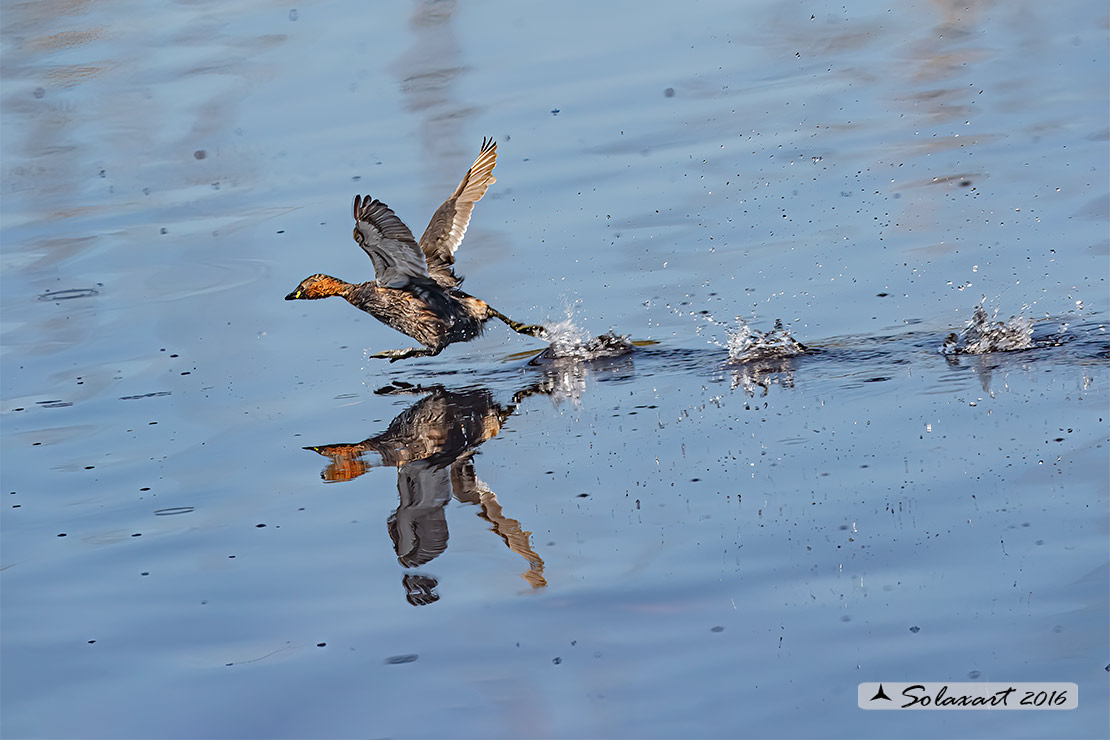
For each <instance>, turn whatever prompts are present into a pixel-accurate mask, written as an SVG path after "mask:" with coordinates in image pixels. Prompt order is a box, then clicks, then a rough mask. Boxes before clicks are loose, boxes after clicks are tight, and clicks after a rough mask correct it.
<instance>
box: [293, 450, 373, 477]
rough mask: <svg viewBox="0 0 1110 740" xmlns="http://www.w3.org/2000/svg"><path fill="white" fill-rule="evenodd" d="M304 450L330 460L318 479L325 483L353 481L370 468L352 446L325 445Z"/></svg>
mask: <svg viewBox="0 0 1110 740" xmlns="http://www.w3.org/2000/svg"><path fill="white" fill-rule="evenodd" d="M304 449H306V450H312V451H313V452H316V453H318V454H320V455H323V456H324V457H330V458H331V465H328V466H327V467H326V468H324V469H323V470H322V471H321V472H320V477H321V478H323V479H324V482H326V483H343V482H345V481H349V480H354V479H355V478H357V477H359V476H360V475H362V474H363V473H365V472H366V471H368V470H370V468H371V467H372V466H371V465H370V463H368V462H366V461H365V460H363V459H362V456H361V452H360V451H359V450H358V449H357V448H356V447H355V446H353V445H325V446H321V447H305V448H304Z"/></svg>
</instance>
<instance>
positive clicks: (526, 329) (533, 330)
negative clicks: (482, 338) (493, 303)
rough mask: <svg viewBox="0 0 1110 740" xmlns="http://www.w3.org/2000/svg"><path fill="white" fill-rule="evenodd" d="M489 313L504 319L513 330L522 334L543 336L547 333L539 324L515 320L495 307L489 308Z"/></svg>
mask: <svg viewBox="0 0 1110 740" xmlns="http://www.w3.org/2000/svg"><path fill="white" fill-rule="evenodd" d="M489 315H490V316H493V317H494V318H498V319H500V320H502V321H504V322H505V323H506V324H508V325H509V328H510V329H512V330H513V331H515V332H518V333H520V334H527V335H528V336H530V337H543V335H544V333H546V331H547V330H546V329H544V328H543V327H542V326H540V325H539V324H522V323H521V322H519V321H513V320H512V319H510V318H509V317H508V316H506V315H505V314H503V313H501V312H500V311H498V310H496V309H494V308H493V307H490V308H489Z"/></svg>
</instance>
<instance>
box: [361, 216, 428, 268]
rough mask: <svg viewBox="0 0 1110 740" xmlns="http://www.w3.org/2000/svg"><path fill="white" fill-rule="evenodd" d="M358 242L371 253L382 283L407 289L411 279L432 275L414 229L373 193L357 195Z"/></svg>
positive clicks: (367, 252)
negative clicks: (417, 243)
mask: <svg viewBox="0 0 1110 740" xmlns="http://www.w3.org/2000/svg"><path fill="white" fill-rule="evenodd" d="M354 236H355V241H356V242H358V245H359V246H360V247H362V249H363V251H364V252H366V254H368V255H370V259H371V261H373V263H374V274H375V275H376V276H377V278H378V284H379V285H384V286H386V287H387V288H403V287H405V286H406V285H408V283H409V280H410V278H425V279H427V277H428V268H427V267H425V266H424V257H423V255H422V254H421V253H420V248H419V247H418V246H416V240H415V239H413V238H412V232H411V231H409V227H408V226H405V222H404V221H402V220H401V219H399V218H397V214H396V213H394V212H393V210H392V209H391V208H390V207H389V206H387V205H386V204H385V203H382V202H381V201H380V200H373V199H371V198H370V196H369V195H367V196H361V195H356V196H355V232H354Z"/></svg>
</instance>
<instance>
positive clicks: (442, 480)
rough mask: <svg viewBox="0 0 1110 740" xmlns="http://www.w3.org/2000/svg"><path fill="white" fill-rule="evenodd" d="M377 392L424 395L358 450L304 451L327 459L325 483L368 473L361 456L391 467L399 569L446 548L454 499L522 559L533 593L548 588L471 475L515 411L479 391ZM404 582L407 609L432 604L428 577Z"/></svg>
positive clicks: (512, 525)
mask: <svg viewBox="0 0 1110 740" xmlns="http://www.w3.org/2000/svg"><path fill="white" fill-rule="evenodd" d="M378 393H381V394H389V395H394V394H402V393H413V394H426V395H425V397H424V398H422V399H421V400H420V401H419V402H417V403H416V404H414V405H412V406H410V407H409V408H407V409H405V410H404V411H403V412H402V413H401V414H400V415H398V416H397V418H395V419H394V420H393V421H392V423H390V425H389V428H388V429H386V431H385V432H383V433H381V434H379V435H377V436H375V437H371V438H369V439H366V440H363V441H362V442H359V443H357V444H335V445H323V446H317V447H306V448H305V449H309V450H313V451H314V452H318V453H319V454H321V455H324V456H326V457H330V458H331V459H332V462H331V464H330V465H329V466H328V467H327V468H326V469H325V470H324V472H323V474H322V475H323V478H324V479H325V480H327V481H329V482H334V481H347V480H352V479H353V478H356V477H358V476H360V475H362V474H363V473H365V472H367V471H368V470H369V469H370V468H371V467H372V464H371V463H370V462H368V461H367V460H365V459H364V456H365V455H366V454H368V453H377V454H378V455H380V456H381V459H382V464H384V465H389V466H395V467H396V468H397V490H398V493H399V494H400V505H399V506H398V507H397V510H396V511H395V512H393V514H392V515H391V516H390V517H389V522H388V528H389V535H390V539H392V540H393V546H394V550H395V551H396V553H397V561H398V562H399V563H400V564H401V565H402V566H404V567H406V568H417V567H420V566H422V565H425V564H427V563H428V562H430V561H431V560H433V559H434V558H436V557H438V556H439V555H440V554H441V553H443V551H444V550H445V549H446V548H447V539H448V531H447V518H446V512H445V507H446V505H447V503H448V501H450V500H451V497H452V495H454V497H455V498H456V499H457V500H459V501H461V502H463V503H473V504H477V505H478V506H479V507H480V516H481V517H482V518H483V519H485V520H486V521H488V522H489V523H490V524H491V525H492V526H493V531H494V532H495V533H497V535H498V536H499V537H501V539H502V540H504V542H505V544H506V546H508V548H509V549H510V550H512V551H513V552H515V553H517V554H518V555H520V556H521V557H523V558H524V559H525V560H527V561H528V570H527V571H525V573H523V574H522V577H523V578H524V579H525V580H526V581H528V583H529V584H531V585H532V587H533V588H541V587H543V586H546V585H547V581H546V580H545V579H544V575H543V568H544V562H543V559H542V558H541V557H540V556H539V555H538V554H536V552H535V551H534V550H533V549H532V547H531V544H530V542H529V539H530V536H531V533H530V532H527V531H525V530H524V529H523V528H522V527H521V525H520V522H518V521H517V520H516V519H512V518H510V517H507V516H505V515H504V513H503V512H502V509H501V504H500V502H499V501H498V500H497V495H496V494H495V493H494V492H493V491H491V490H490V489H489V487H488V486H486V485H485V484H484V483H482V481H480V480H479V479H478V477H477V475H476V474H475V472H474V462H473V457H474V453H475V451H476V449H475V448H477V447H478V446H479V445H480V444H482V443H483V442H485V441H486V440H488V439H490V438H491V437H494V436H495V435H496V434H497V433H498V432H499V431H500V430H501V425H502V424H503V423H504V421H505V419H507V418H508V417H509V416H510V415H511V414H512V413H513V411H515V410H516V406H515V405H511V406H507V407H503V406H501V405H499V404H498V403H496V402H495V401H494V399H493V396H492V394H491V393H490V392H489V391H488V390H484V389H477V390H468V391H461V392H452V391H448V390H446V389H445V388H443V387H442V386H432V387H428V388H422V387H419V386H409V385H407V384H401V383H396V384H394V385H393V386H390V387H387V388H383V389H381V390H379V391H378ZM404 582H405V590H406V594H407V598H408V600H409V602H410V603H412V604H414V605H421V604H428V603H431V602H433V601H435V600H437V599H438V595H436V594H435V593H434V592H433V590H432V589H434V587H435V585H436V583H435V580H434V579H432V578H430V577H428V576H423V575H419V574H406V576H405V581H404Z"/></svg>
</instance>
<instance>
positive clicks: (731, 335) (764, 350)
mask: <svg viewBox="0 0 1110 740" xmlns="http://www.w3.org/2000/svg"><path fill="white" fill-rule="evenodd" d="M737 320H738V321H739V322H740V326H738V327H737V328H736V329H735V330H729V332H728V358H729V359H730V360H733V361H734V362H751V361H753V360H770V359H780V358H783V357H796V356H798V355H801V354H805V352H806V348H805V345H803V344H802V343H801V342H799V341H798V340H797V339H795V338H794V337H792V336H790V330H789V329H787V328H785V327H784V326H783V325H782V319H775V325H774V327H773V328H772V329H771V330H770V331H768V332H762V331H760V330H759V329H753V328H752V327H751V326H748V324H747V323H746V322H745V321H744V320H743V319H739V318H738V319H737Z"/></svg>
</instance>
